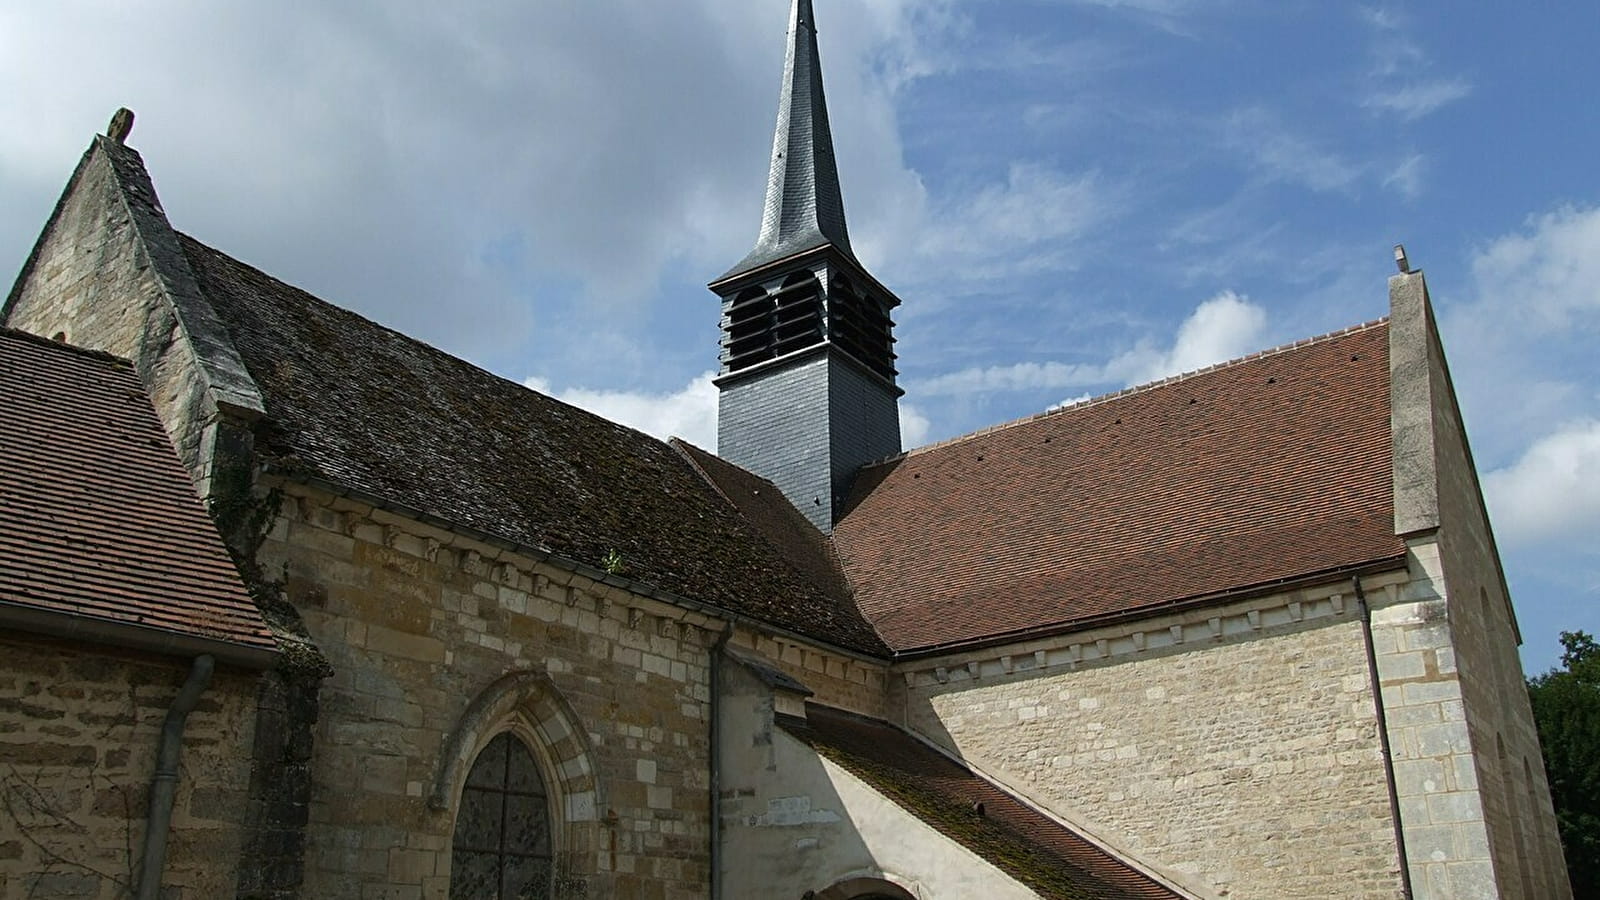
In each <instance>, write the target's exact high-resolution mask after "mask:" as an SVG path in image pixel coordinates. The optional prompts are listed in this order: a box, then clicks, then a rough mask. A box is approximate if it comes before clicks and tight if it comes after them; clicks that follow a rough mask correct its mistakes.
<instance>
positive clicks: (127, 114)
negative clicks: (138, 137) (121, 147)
mask: <svg viewBox="0 0 1600 900" xmlns="http://www.w3.org/2000/svg"><path fill="white" fill-rule="evenodd" d="M132 132H133V110H131V109H129V108H127V107H126V106H124V107H122V108H121V109H119V110H117V111H116V112H115V113H113V114H112V115H111V124H109V125H107V126H106V137H108V138H110V139H111V140H112V141H113V142H114V143H116V144H122V143H125V142H126V141H127V140H128V135H129V134H131V133H132Z"/></svg>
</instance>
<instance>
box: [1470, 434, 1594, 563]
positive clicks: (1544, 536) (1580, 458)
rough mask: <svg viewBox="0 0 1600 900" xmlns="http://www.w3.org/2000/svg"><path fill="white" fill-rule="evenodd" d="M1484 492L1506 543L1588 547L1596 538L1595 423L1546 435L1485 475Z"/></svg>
mask: <svg viewBox="0 0 1600 900" xmlns="http://www.w3.org/2000/svg"><path fill="white" fill-rule="evenodd" d="M1483 489H1484V493H1485V494H1486V495H1487V499H1488V503H1489V506H1490V508H1491V509H1492V510H1493V512H1494V522H1495V529H1496V534H1497V536H1498V537H1499V538H1500V540H1501V541H1503V542H1505V543H1506V544H1508V545H1512V546H1515V545H1530V544H1533V543H1535V542H1538V541H1545V540H1550V539H1558V540H1571V539H1573V538H1578V542H1579V544H1586V543H1588V539H1589V538H1591V537H1592V536H1593V535H1594V534H1596V533H1600V421H1597V420H1594V419H1587V420H1580V421H1575V422H1568V423H1566V424H1565V425H1563V426H1562V427H1560V428H1559V429H1557V430H1556V431H1555V432H1553V433H1551V434H1548V435H1545V436H1544V437H1542V438H1540V439H1539V440H1538V441H1536V442H1535V443H1534V444H1533V445H1532V446H1531V447H1529V448H1528V450H1527V452H1525V453H1524V454H1523V455H1522V458H1521V459H1518V460H1517V461H1516V462H1515V463H1513V464H1512V465H1510V466H1507V467H1506V468H1503V469H1497V470H1495V471H1493V472H1489V473H1488V474H1486V475H1485V476H1484V479H1483ZM1588 549H1589V550H1591V551H1592V550H1593V547H1592V546H1590V547H1589V548H1588Z"/></svg>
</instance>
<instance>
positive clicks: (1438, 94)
mask: <svg viewBox="0 0 1600 900" xmlns="http://www.w3.org/2000/svg"><path fill="white" fill-rule="evenodd" d="M1357 15H1358V17H1359V18H1360V19H1361V20H1362V21H1363V22H1364V23H1365V24H1366V25H1367V27H1368V28H1370V29H1371V30H1372V44H1371V50H1370V53H1371V57H1372V67H1371V70H1370V72H1369V74H1368V76H1367V93H1366V96H1365V98H1364V99H1362V101H1361V105H1362V106H1364V107H1366V108H1368V109H1376V110H1380V111H1383V112H1390V113H1395V114H1396V115H1399V116H1400V117H1401V118H1402V119H1405V120H1407V121H1411V120H1415V119H1420V118H1422V117H1424V116H1426V115H1429V114H1430V113H1433V112H1435V111H1437V110H1439V109H1441V108H1443V107H1445V106H1448V105H1450V104H1451V103H1455V102H1456V101H1458V100H1462V99H1465V98H1466V97H1468V96H1470V95H1471V94H1472V83H1471V82H1469V81H1467V80H1466V79H1465V78H1461V77H1459V76H1449V77H1440V76H1437V75H1433V74H1432V72H1433V69H1434V65H1433V60H1432V58H1431V57H1430V56H1429V54H1428V52H1427V51H1426V50H1424V49H1423V48H1422V46H1421V45H1420V44H1418V43H1417V42H1416V41H1415V40H1413V39H1412V37H1411V31H1410V30H1409V25H1410V22H1409V18H1408V17H1407V16H1406V15H1404V14H1403V13H1400V12H1397V11H1396V10H1393V9H1375V8H1371V7H1364V8H1361V9H1359V10H1358V11H1357Z"/></svg>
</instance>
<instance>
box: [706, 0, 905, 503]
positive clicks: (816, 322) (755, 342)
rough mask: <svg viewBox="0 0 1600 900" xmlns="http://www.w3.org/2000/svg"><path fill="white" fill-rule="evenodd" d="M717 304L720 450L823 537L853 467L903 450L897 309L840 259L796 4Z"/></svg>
mask: <svg viewBox="0 0 1600 900" xmlns="http://www.w3.org/2000/svg"><path fill="white" fill-rule="evenodd" d="M710 287H711V290H712V291H713V292H715V293H716V294H717V296H719V297H721V298H722V343H721V346H722V354H721V357H720V361H721V376H720V377H719V378H718V379H717V381H716V384H717V387H718V389H719V390H720V392H721V393H720V395H719V397H718V409H717V453H718V454H719V455H720V456H721V457H722V458H723V459H726V460H728V461H729V462H733V463H737V464H738V465H741V466H743V467H745V468H746V469H749V470H750V471H752V472H755V473H756V474H758V475H761V476H763V477H765V478H768V479H771V480H772V481H773V482H774V483H775V484H777V485H778V487H779V488H780V489H782V490H783V493H784V495H785V496H786V497H788V498H789V502H790V503H792V504H794V506H795V507H796V508H797V509H799V510H800V512H801V513H803V514H804V515H805V516H806V517H807V518H809V519H810V520H811V522H812V523H813V524H815V525H816V526H817V527H818V528H819V529H821V530H822V531H823V532H825V533H828V532H831V531H832V530H833V523H834V520H835V517H836V515H837V513H838V512H839V509H840V505H841V504H842V503H843V502H844V494H845V492H847V491H848V490H849V488H850V482H851V480H852V479H853V478H854V476H855V473H856V471H857V470H858V469H859V468H861V466H862V465H864V464H866V463H869V462H873V461H875V460H879V459H882V458H884V457H887V456H893V455H895V454H897V453H899V452H900V408H899V403H898V401H899V398H900V396H901V395H902V394H903V393H904V391H902V390H900V388H899V387H897V386H896V385H895V374H896V373H895V367H894V361H895V354H894V336H893V331H894V322H893V321H892V320H891V319H890V313H891V311H892V310H893V309H894V308H895V307H896V306H899V305H900V300H899V298H898V297H896V296H895V295H894V294H893V293H892V292H890V291H889V289H888V288H886V287H884V286H883V285H882V284H880V283H878V280H877V279H875V278H873V277H872V275H871V274H869V273H868V272H867V270H866V269H865V268H864V267H862V265H861V263H860V262H858V261H857V260H856V258H855V254H854V253H853V252H852V251H851V249H850V234H849V231H848V229H846V227H845V220H844V199H843V197H842V195H841V192H840V189H839V171H838V166H837V164H836V163H835V161H834V155H833V135H832V133H831V132H830V130H829V128H828V104H827V100H826V98H825V97H824V96H823V91H822V66H821V62H820V60H819V58H818V54H817V32H816V26H815V20H814V19H813V17H812V12H811V0H794V7H793V9H792V11H791V12H790V17H789V48H788V55H787V58H786V60H785V62H784V72H783V90H782V94H781V96H780V98H779V101H778V127H777V132H776V134H775V135H774V136H773V141H772V169H771V174H770V175H769V176H768V179H767V199H766V207H765V209H764V210H763V213H762V218H761V233H760V235H759V236H758V237H757V238H756V245H755V248H754V249H753V250H751V251H750V253H749V254H748V255H746V256H745V258H744V259H743V260H741V261H740V262H739V264H738V265H736V266H734V267H733V268H732V269H730V270H729V271H728V272H727V274H725V275H723V276H722V277H720V278H718V279H717V280H716V281H713V282H712V283H711V285H710Z"/></svg>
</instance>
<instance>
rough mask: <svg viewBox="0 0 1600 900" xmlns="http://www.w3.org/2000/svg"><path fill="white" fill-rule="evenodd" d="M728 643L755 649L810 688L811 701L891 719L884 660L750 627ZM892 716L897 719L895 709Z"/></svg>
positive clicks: (734, 635) (740, 630) (735, 632)
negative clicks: (833, 651)
mask: <svg viewBox="0 0 1600 900" xmlns="http://www.w3.org/2000/svg"><path fill="white" fill-rule="evenodd" d="M729 643H730V644H732V645H733V646H735V647H743V648H744V649H746V650H752V651H755V652H756V653H757V654H759V655H760V656H762V657H764V658H766V659H767V660H769V661H770V662H771V663H772V664H773V665H774V666H777V667H778V668H779V669H782V670H783V671H784V672H785V673H786V674H788V675H789V676H790V677H792V678H794V679H795V680H796V681H799V682H800V683H801V684H803V685H805V686H806V687H808V688H810V689H811V691H812V696H811V701H812V702H813V703H820V704H822V705H824V706H832V707H834V708H836V709H845V710H849V711H850V712H854V713H860V714H861V715H864V716H872V717H873V718H877V719H889V718H891V711H890V710H891V707H890V704H889V698H888V693H887V691H886V690H885V679H886V678H888V672H889V667H888V666H887V665H885V664H884V663H881V662H877V661H868V660H862V659H857V658H855V657H849V656H844V655H842V654H839V653H831V652H829V651H826V650H823V649H820V648H818V647H815V646H811V645H809V644H803V643H801V642H799V641H786V640H780V639H778V638H776V637H773V636H771V635H766V634H762V633H760V632H757V631H754V630H752V629H749V628H737V629H735V630H734V633H733V636H732V638H731V639H730V640H729ZM892 717H893V719H894V720H896V721H898V719H899V715H898V710H896V711H895V713H893V716H892Z"/></svg>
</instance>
